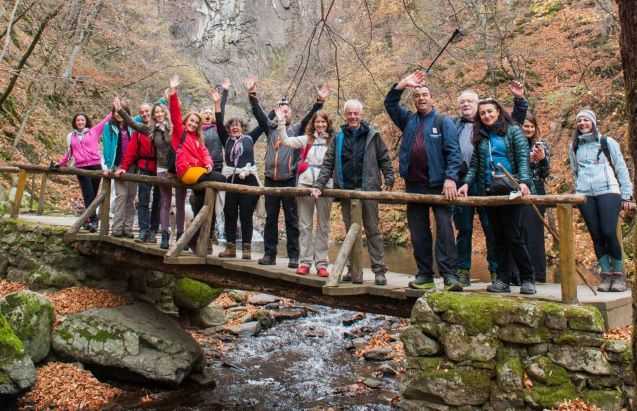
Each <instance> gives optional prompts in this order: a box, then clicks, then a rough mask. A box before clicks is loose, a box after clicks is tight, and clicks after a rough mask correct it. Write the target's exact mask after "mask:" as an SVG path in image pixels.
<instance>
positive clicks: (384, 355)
mask: <svg viewBox="0 0 637 411" xmlns="http://www.w3.org/2000/svg"><path fill="white" fill-rule="evenodd" d="M363 357H364V358H365V359H366V360H368V361H389V360H391V359H392V358H393V357H394V351H393V350H392V349H391V348H384V347H381V348H373V349H371V350H369V351H366V352H365V353H364V354H363Z"/></svg>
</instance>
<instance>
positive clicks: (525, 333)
mask: <svg viewBox="0 0 637 411" xmlns="http://www.w3.org/2000/svg"><path fill="white" fill-rule="evenodd" d="M498 337H499V338H500V339H501V340H503V341H506V342H511V343H515V344H540V343H545V342H548V341H549V340H550V338H551V333H550V332H549V331H548V330H547V329H546V328H530V327H527V326H524V325H518V324H509V325H506V326H504V327H502V328H500V330H499V331H498Z"/></svg>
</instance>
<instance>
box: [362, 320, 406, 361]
mask: <svg viewBox="0 0 637 411" xmlns="http://www.w3.org/2000/svg"><path fill="white" fill-rule="evenodd" d="M378 348H389V349H391V350H392V351H393V354H392V358H393V359H394V360H397V361H398V360H401V359H404V358H405V348H404V347H403V343H402V342H400V341H396V340H395V338H394V337H392V335H391V334H389V333H388V332H387V330H386V329H384V328H381V329H380V330H379V331H377V332H376V334H374V335H372V337H371V338H370V339H369V342H367V345H365V346H364V347H362V348H359V349H358V350H356V352H355V354H356V356H358V357H363V356H365V353H366V352H369V351H372V350H375V349H378Z"/></svg>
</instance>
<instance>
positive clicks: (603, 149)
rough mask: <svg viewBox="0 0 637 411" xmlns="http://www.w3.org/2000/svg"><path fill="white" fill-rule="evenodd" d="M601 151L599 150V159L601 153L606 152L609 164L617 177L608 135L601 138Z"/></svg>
mask: <svg viewBox="0 0 637 411" xmlns="http://www.w3.org/2000/svg"><path fill="white" fill-rule="evenodd" d="M599 144H600V147H599V151H598V152H597V160H599V155H600V154H601V153H604V155H605V156H606V160H608V164H609V165H610V168H612V169H613V173H614V174H615V178H617V171H616V170H615V165H614V164H613V158H612V157H611V155H610V148H608V137H606V136H601V137H600V138H599Z"/></svg>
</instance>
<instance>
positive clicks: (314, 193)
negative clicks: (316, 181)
mask: <svg viewBox="0 0 637 411" xmlns="http://www.w3.org/2000/svg"><path fill="white" fill-rule="evenodd" d="M321 194H322V193H321V190H320V189H318V188H312V193H311V196H312V197H314V198H315V199H317V200H318V198H319V197H320V196H321Z"/></svg>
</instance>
